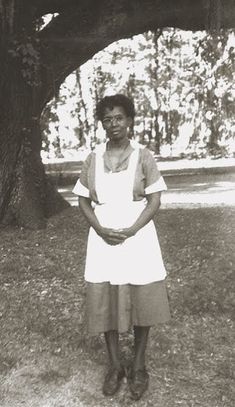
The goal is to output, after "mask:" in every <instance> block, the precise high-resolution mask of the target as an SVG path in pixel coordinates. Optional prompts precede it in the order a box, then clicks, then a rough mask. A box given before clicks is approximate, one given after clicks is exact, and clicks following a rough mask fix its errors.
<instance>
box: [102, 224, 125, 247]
mask: <svg viewBox="0 0 235 407" xmlns="http://www.w3.org/2000/svg"><path fill="white" fill-rule="evenodd" d="M96 233H97V234H98V235H99V236H100V237H101V238H102V239H103V240H104V241H105V242H106V243H108V244H110V245H111V246H116V245H118V244H121V243H123V242H124V240H125V239H126V238H127V236H126V235H125V234H124V233H123V232H122V231H121V230H120V229H119V230H116V229H110V228H104V227H100V228H98V229H96Z"/></svg>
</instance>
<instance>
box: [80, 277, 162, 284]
mask: <svg viewBox="0 0 235 407" xmlns="http://www.w3.org/2000/svg"><path fill="white" fill-rule="evenodd" d="M166 278H167V275H165V276H164V277H162V278H161V279H160V280H156V279H154V280H149V281H147V282H146V281H145V282H139V281H138V282H136V281H135V282H131V281H125V282H121V283H120V282H113V281H110V280H102V281H91V280H87V279H86V278H85V282H86V283H90V284H103V283H109V284H111V285H128V284H130V285H148V284H152V283H158V282H160V281H165V280H166Z"/></svg>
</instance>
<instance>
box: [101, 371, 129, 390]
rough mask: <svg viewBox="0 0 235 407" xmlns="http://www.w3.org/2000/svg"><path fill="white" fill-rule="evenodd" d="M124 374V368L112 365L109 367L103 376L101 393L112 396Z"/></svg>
mask: <svg viewBox="0 0 235 407" xmlns="http://www.w3.org/2000/svg"><path fill="white" fill-rule="evenodd" d="M124 376H125V370H124V368H123V367H121V368H120V369H118V368H116V367H113V368H111V369H110V370H109V371H108V373H107V375H106V376H105V380H104V385H103V394H104V395H105V396H112V395H113V394H115V393H116V392H117V391H118V389H119V388H120V385H121V381H122V379H123V377H124Z"/></svg>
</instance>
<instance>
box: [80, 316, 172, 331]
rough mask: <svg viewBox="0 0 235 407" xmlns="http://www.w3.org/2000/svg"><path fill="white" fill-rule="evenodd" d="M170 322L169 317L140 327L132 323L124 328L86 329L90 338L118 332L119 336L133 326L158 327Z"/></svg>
mask: <svg viewBox="0 0 235 407" xmlns="http://www.w3.org/2000/svg"><path fill="white" fill-rule="evenodd" d="M170 321H171V316H169V317H168V318H166V319H164V320H162V321H157V322H152V323H151V324H145V325H144V324H142V325H140V324H135V323H132V324H131V325H130V326H128V327H126V328H117V327H106V328H103V329H97V330H90V329H89V328H88V327H87V334H88V335H90V336H96V335H101V334H103V333H105V332H108V331H118V333H119V334H124V333H126V332H129V331H130V330H131V329H133V327H134V326H143V327H144V326H145V327H146V326H148V327H155V326H158V325H160V324H167V323H168V322H170Z"/></svg>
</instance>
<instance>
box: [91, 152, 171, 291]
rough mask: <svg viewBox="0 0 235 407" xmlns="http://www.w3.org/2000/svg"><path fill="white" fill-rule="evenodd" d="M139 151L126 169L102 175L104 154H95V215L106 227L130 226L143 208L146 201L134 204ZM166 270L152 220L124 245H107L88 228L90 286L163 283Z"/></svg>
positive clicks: (121, 227) (132, 155)
mask: <svg viewBox="0 0 235 407" xmlns="http://www.w3.org/2000/svg"><path fill="white" fill-rule="evenodd" d="M138 157H139V149H135V150H134V151H133V152H132V153H131V155H130V158H129V165H128V168H127V170H124V171H120V172H115V173H112V172H110V173H105V171H104V160H103V151H102V150H101V151H99V150H98V151H97V153H96V172H95V184H96V193H97V197H98V201H99V203H100V204H98V205H96V206H95V209H94V211H95V214H96V216H97V218H98V220H99V222H100V224H101V225H102V226H104V227H107V228H113V229H123V228H127V227H130V226H132V225H133V223H134V222H135V221H136V219H137V218H138V217H139V215H140V213H141V212H142V211H143V209H144V208H145V205H146V204H145V201H144V200H141V201H133V186H134V179H135V171H136V166H137V162H138ZM165 277H166V270H165V267H164V264H163V260H162V255H161V249H160V246H159V242H158V237H157V233H156V229H155V226H154V223H153V221H150V222H149V223H148V224H147V225H146V226H144V227H143V228H142V229H140V230H139V231H138V232H137V233H136V235H135V236H133V237H130V238H128V239H126V240H125V241H124V243H122V244H119V245H116V246H112V245H109V244H107V243H106V242H105V241H104V240H103V239H102V238H101V237H100V236H98V235H97V233H96V232H95V230H94V229H93V228H90V231H89V236H88V244H87V257H86V267H85V280H86V281H89V282H93V283H101V282H105V281H108V282H110V283H111V284H118V285H119V284H137V285H142V284H149V283H151V282H154V281H161V280H164V279H165Z"/></svg>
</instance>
